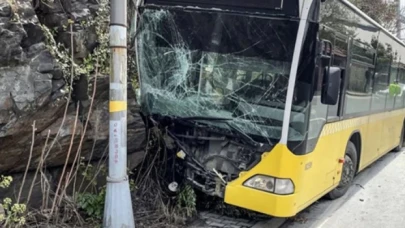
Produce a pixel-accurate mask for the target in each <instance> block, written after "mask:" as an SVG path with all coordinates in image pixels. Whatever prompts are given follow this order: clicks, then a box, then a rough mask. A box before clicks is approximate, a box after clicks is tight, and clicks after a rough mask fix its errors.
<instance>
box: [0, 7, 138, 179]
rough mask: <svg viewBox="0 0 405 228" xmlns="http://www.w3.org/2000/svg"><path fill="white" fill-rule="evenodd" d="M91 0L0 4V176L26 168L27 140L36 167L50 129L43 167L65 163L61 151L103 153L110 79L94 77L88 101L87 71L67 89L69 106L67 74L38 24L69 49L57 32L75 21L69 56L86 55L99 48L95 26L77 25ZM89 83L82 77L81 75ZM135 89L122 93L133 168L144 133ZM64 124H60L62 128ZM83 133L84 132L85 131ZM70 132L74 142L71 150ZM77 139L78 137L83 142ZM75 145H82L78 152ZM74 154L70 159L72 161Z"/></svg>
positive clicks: (90, 10)
mask: <svg viewBox="0 0 405 228" xmlns="http://www.w3.org/2000/svg"><path fill="white" fill-rule="evenodd" d="M98 4H99V3H98V2H97V1H91V0H66V1H46V3H45V2H44V1H41V0H34V1H26V0H14V1H0V46H1V47H2V48H1V49H0V157H1V158H2V159H0V174H1V173H10V172H11V173H20V172H22V171H24V169H25V167H26V165H27V162H28V158H29V154H30V148H31V144H32V145H33V150H32V163H31V164H30V168H31V169H32V170H34V169H35V168H36V166H37V164H38V162H39V161H40V158H41V152H42V150H43V148H44V144H45V141H46V138H47V135H48V133H49V140H48V141H49V142H48V147H46V148H45V151H46V152H48V156H47V157H46V161H45V163H46V165H47V167H58V166H61V165H63V164H64V162H65V160H66V159H67V158H66V155H67V152H68V151H69V148H70V150H71V151H72V152H71V153H72V154H73V155H76V154H77V153H80V156H81V157H84V158H85V159H89V160H97V159H99V158H101V157H103V156H106V155H107V154H106V151H107V152H108V147H107V146H108V121H109V114H108V96H109V89H108V88H109V85H108V82H109V80H108V76H99V78H98V80H97V86H96V95H95V98H94V100H93V101H91V100H90V99H89V98H90V96H89V95H90V94H91V93H92V92H93V87H94V84H95V82H94V79H93V76H90V75H84V76H83V77H84V78H92V79H90V82H87V81H86V84H85V86H84V87H83V86H73V90H74V91H73V93H74V94H82V95H81V96H80V97H78V99H76V100H75V98H73V96H72V100H71V102H70V103H69V104H68V109H67V113H66V116H64V113H65V107H66V105H67V103H66V101H67V99H66V98H67V97H66V91H67V90H66V80H65V75H63V72H62V70H61V66H59V65H58V62H57V61H56V59H55V58H54V57H53V56H52V54H51V53H50V52H49V50H48V47H47V46H46V44H45V36H44V33H43V31H42V28H41V23H42V24H43V25H45V26H48V27H49V28H52V29H56V30H57V31H58V33H57V35H55V38H56V41H57V42H61V43H62V44H64V45H65V46H66V47H67V48H70V33H69V32H66V31H64V30H63V27H64V26H65V25H66V22H67V20H68V19H69V18H70V19H73V21H74V30H75V31H74V55H75V58H76V59H79V60H78V61H80V59H81V58H83V57H85V56H86V55H87V54H88V53H90V52H91V51H93V49H94V47H95V46H96V45H97V34H96V32H95V30H94V28H93V27H90V28H87V29H83V26H81V22H82V21H85V20H87V19H89V18H91V17H94V16H95V15H96V12H97V10H98V8H99V6H98ZM86 80H87V79H86ZM132 95H133V92H131V91H128V96H129V103H130V104H129V106H130V107H129V108H130V110H129V113H128V153H129V154H131V156H130V159H129V160H130V162H131V167H133V166H134V165H136V164H137V163H138V162H139V160H140V158H139V157H138V156H142V153H141V151H142V150H143V145H144V141H145V130H144V126H143V123H142V120H141V118H140V116H139V115H138V114H137V113H138V108H137V107H136V104H135V102H134V99H135V98H134V96H132ZM77 101H80V105H81V106H82V107H81V109H80V118H79V119H80V121H78V122H77V124H76V128H75V129H74V125H75V119H76V115H75V114H76V105H77ZM91 103H93V106H92V109H91V115H90V118H89V123H90V124H89V127H88V129H87V131H86V134H85V135H84V123H85V120H86V119H87V115H88V112H89V109H90V104H91ZM34 121H35V127H36V129H35V140H34V141H33V142H32V125H33V122H34ZM62 123H63V125H62ZM83 135H84V136H83ZM72 136H73V144H72V146H71V147H70V144H71V140H72ZM81 138H83V140H81ZM79 148H80V149H79ZM73 158H74V156H71V157H70V158H69V161H73Z"/></svg>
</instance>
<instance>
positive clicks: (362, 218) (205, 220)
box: [190, 151, 405, 228]
mask: <svg viewBox="0 0 405 228" xmlns="http://www.w3.org/2000/svg"><path fill="white" fill-rule="evenodd" d="M404 210H405V151H402V152H399V153H389V154H387V155H386V156H384V157H383V158H381V159H379V160H378V161H376V162H375V163H374V164H373V165H372V166H370V167H369V168H367V169H366V170H364V171H362V172H361V173H360V174H359V175H358V176H357V177H356V179H355V180H354V184H353V186H352V187H351V188H350V189H349V191H348V192H347V194H346V195H345V196H344V197H342V198H340V199H338V200H334V201H330V200H324V199H321V200H319V201H318V202H316V203H314V204H313V205H312V206H310V207H308V208H307V209H306V210H304V211H303V212H301V213H299V214H298V215H297V216H296V217H295V218H294V219H288V220H285V219H278V218H277V219H276V218H269V219H265V220H262V221H249V220H243V219H232V218H228V217H225V216H219V215H215V214H210V213H206V212H205V213H202V214H201V219H200V220H199V221H196V222H195V223H193V224H192V225H190V227H196V228H197V227H198V228H212V227H229V228H342V227H343V228H345V227H348V228H349V227H356V228H363V227H364V228H385V227H387V228H404V227H405V215H404Z"/></svg>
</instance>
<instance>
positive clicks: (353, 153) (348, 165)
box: [326, 141, 358, 200]
mask: <svg viewBox="0 0 405 228" xmlns="http://www.w3.org/2000/svg"><path fill="white" fill-rule="evenodd" d="M357 159H358V158H357V149H356V146H355V145H354V143H353V142H351V141H349V142H348V143H347V146H346V153H345V162H344V163H343V168H342V172H341V175H342V176H341V180H340V183H339V185H338V186H337V187H336V188H335V189H333V190H332V191H331V192H329V193H328V194H327V195H326V198H328V199H331V200H334V199H337V198H340V197H342V196H343V195H345V194H346V192H347V191H348V190H349V188H350V186H351V185H352V183H353V179H354V176H355V175H356V167H357Z"/></svg>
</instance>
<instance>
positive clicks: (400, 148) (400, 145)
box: [394, 127, 405, 152]
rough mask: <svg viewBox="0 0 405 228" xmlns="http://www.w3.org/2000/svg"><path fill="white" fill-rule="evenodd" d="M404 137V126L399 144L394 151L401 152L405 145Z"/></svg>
mask: <svg viewBox="0 0 405 228" xmlns="http://www.w3.org/2000/svg"><path fill="white" fill-rule="evenodd" d="M404 137H405V128H404V127H402V131H401V138H400V141H399V145H398V146H397V147H395V149H394V152H400V151H401V150H402V147H403V146H404Z"/></svg>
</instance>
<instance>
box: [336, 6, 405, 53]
mask: <svg viewBox="0 0 405 228" xmlns="http://www.w3.org/2000/svg"><path fill="white" fill-rule="evenodd" d="M338 1H341V2H342V3H343V4H345V5H346V6H347V7H349V8H350V9H352V10H354V11H355V12H356V13H358V14H359V15H360V16H361V17H363V18H364V19H365V20H367V21H368V22H370V23H371V24H373V25H375V26H377V27H378V28H380V29H381V31H383V32H384V33H385V34H386V35H388V36H389V37H390V38H392V39H393V40H395V41H397V42H398V43H399V44H400V45H402V46H403V47H405V43H404V42H403V41H401V40H400V39H398V37H396V36H395V35H394V34H392V33H391V32H389V31H388V30H387V29H385V28H384V27H383V26H382V25H381V24H379V23H378V22H376V21H375V20H373V19H372V18H371V17H370V16H368V15H367V14H366V13H364V12H363V11H361V10H360V9H359V8H357V7H356V6H355V5H353V4H352V3H351V2H349V1H348V0H338Z"/></svg>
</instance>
